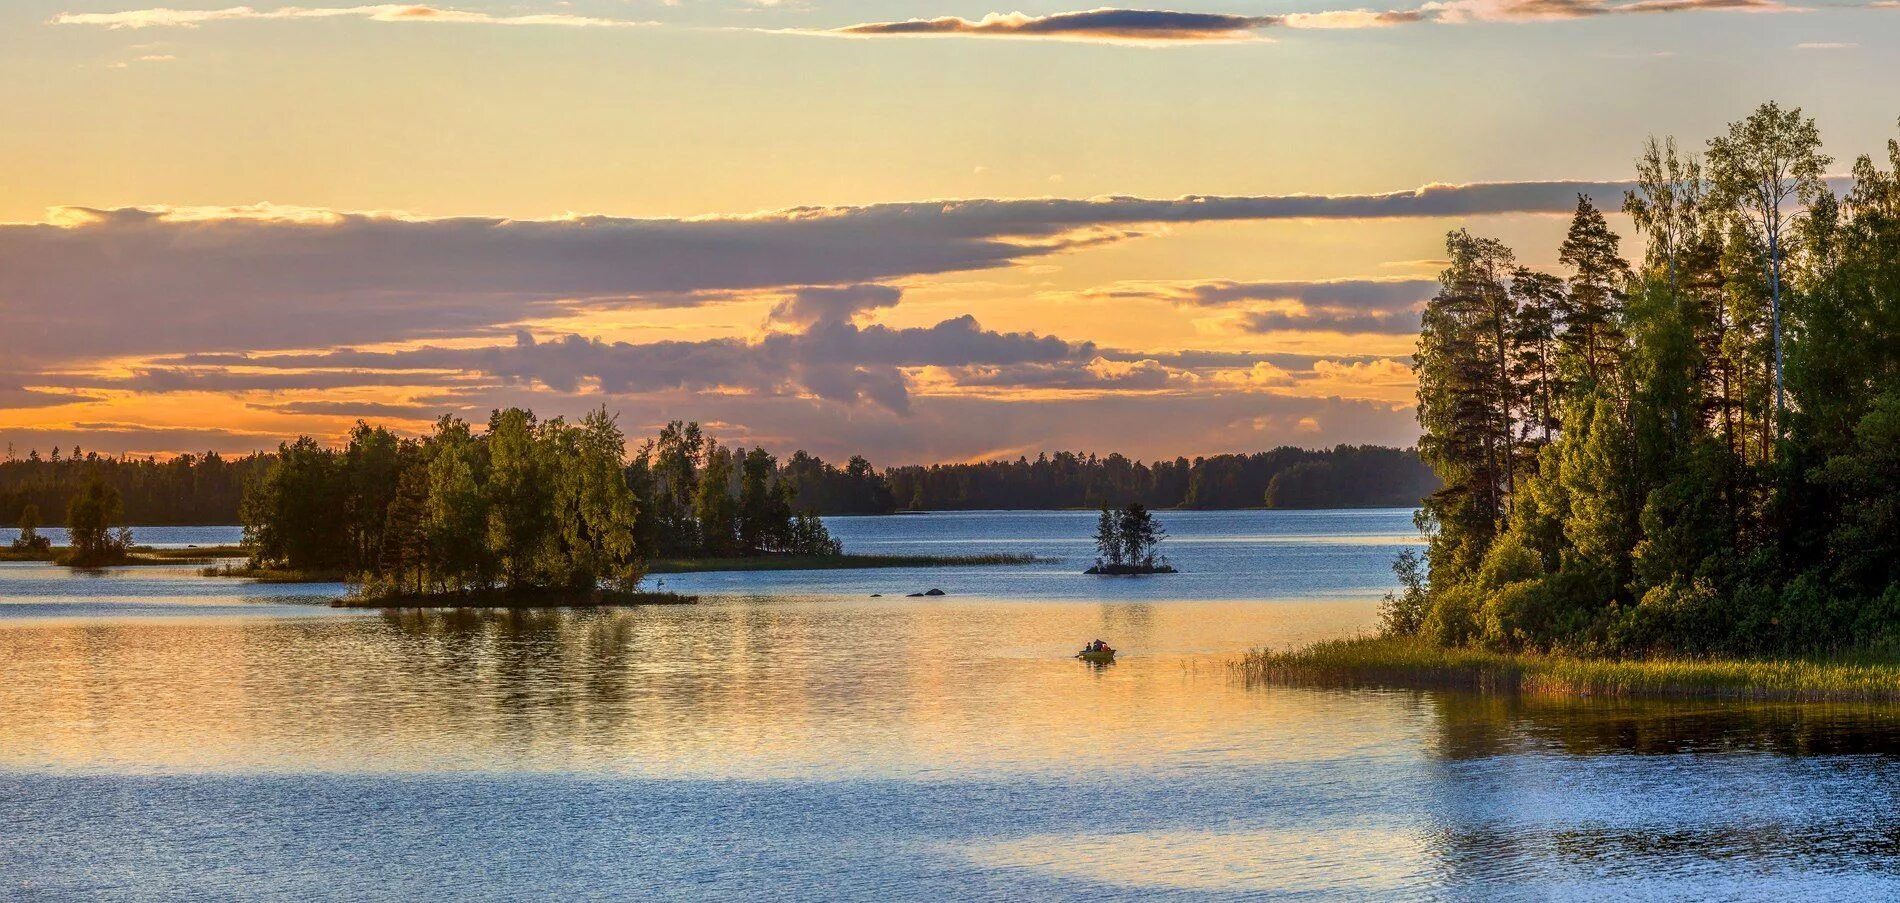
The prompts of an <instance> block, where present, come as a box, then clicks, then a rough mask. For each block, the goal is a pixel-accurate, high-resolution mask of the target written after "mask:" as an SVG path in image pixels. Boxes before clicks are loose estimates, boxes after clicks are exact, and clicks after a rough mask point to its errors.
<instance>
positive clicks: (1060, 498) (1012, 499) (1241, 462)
mask: <svg viewBox="0 0 1900 903" xmlns="http://www.w3.org/2000/svg"><path fill="white" fill-rule="evenodd" d="M700 441H701V443H702V445H701V448H700V451H699V455H700V456H702V457H703V456H704V455H705V454H706V453H707V449H708V447H717V446H708V445H707V442H708V440H705V439H703V438H702V439H701V440H700ZM656 443H657V440H656ZM74 451H77V449H75V450H74ZM652 453H653V452H652V450H649V451H648V454H649V455H651V454H652ZM276 457H277V453H275V452H267V453H259V454H252V455H250V456H247V457H243V458H221V457H219V456H218V455H217V454H215V453H208V454H204V455H180V456H178V457H176V458H172V459H170V460H167V461H159V460H156V459H152V458H107V457H101V456H99V455H98V454H96V453H91V452H88V453H86V455H85V456H84V457H83V458H73V457H71V456H68V457H65V458H61V457H59V450H58V449H55V450H54V456H53V457H52V458H50V459H42V458H41V457H40V455H39V453H38V452H37V451H34V452H30V453H29V455H28V457H26V458H23V459H20V460H14V461H8V462H5V463H0V523H5V524H11V523H15V522H17V521H18V520H19V517H20V513H21V512H22V511H23V510H24V509H25V508H26V506H27V505H29V504H36V505H38V506H39V507H40V511H41V512H43V513H47V514H49V515H56V514H57V513H61V512H64V511H65V510H66V505H67V503H68V502H70V501H71V500H72V498H73V497H74V496H76V495H77V494H78V493H79V492H80V490H81V489H83V488H84V487H85V485H86V483H87V482H89V481H90V480H92V479H93V478H95V477H97V478H99V479H101V480H103V481H104V482H105V483H106V484H107V485H109V486H111V487H113V488H114V489H117V490H118V491H119V494H120V496H121V497H122V498H123V499H124V500H125V501H124V505H125V522H126V523H131V524H138V525H166V524H230V523H236V522H237V521H238V506H239V502H240V500H241V499H242V498H243V495H244V481H245V480H246V479H248V478H254V477H256V476H258V475H260V474H262V473H263V472H264V471H265V470H266V469H268V468H269V467H270V466H271V464H272V462H273V461H274V460H275V459H276ZM774 467H775V468H776V472H775V473H774V475H773V476H772V480H773V481H774V482H779V483H785V484H788V485H789V486H790V489H791V492H792V496H793V497H794V498H796V499H797V500H798V507H799V509H800V510H807V511H811V512H813V513H816V514H821V515H834V514H889V513H891V512H893V511H897V510H899V509H905V508H908V509H911V510H917V511H945V510H972V509H983V508H1008V509H1050V508H1097V507H1100V506H1101V505H1102V504H1103V503H1107V504H1109V505H1112V506H1116V507H1120V506H1122V505H1126V504H1128V503H1130V502H1140V503H1141V504H1143V505H1146V506H1148V507H1151V508H1210V509H1211V508H1257V507H1262V506H1265V507H1268V508H1370V507H1411V506H1413V505H1416V504H1418V502H1419V499H1421V498H1423V497H1424V496H1425V495H1426V494H1427V493H1429V492H1431V491H1433V490H1434V489H1437V488H1438V486H1439V482H1438V478H1437V477H1436V476H1434V475H1433V474H1432V471H1431V469H1430V468H1429V467H1427V466H1426V465H1425V464H1424V463H1423V462H1422V461H1420V460H1419V457H1418V455H1417V454H1416V453H1415V452H1413V451H1411V450H1408V449H1396V448H1383V447H1379V446H1371V445H1363V446H1352V445H1341V446H1339V447H1337V448H1332V449H1322V450H1317V451H1315V450H1308V449H1302V448H1293V447H1290V446H1289V447H1281V448H1276V449H1274V450H1272V451H1267V452H1258V453H1254V454H1249V455H1215V456H1212V457H1205V458H1194V459H1192V460H1190V459H1188V458H1175V459H1173V460H1171V461H1169V460H1164V461H1156V462H1154V463H1152V464H1145V463H1142V462H1140V461H1135V460H1131V459H1129V458H1126V457H1123V456H1122V455H1119V454H1111V455H1108V456H1106V457H1097V456H1095V455H1078V454H1074V453H1071V452H1058V453H1056V454H1054V455H1047V454H1045V455H1038V456H1037V457H1036V459H1035V460H1033V461H1032V460H1030V459H1028V458H1018V459H1016V460H1014V461H988V462H982V463H974V464H938V465H932V466H927V467H926V466H909V467H895V468H889V469H886V470H884V471H882V472H880V471H878V469H877V468H876V467H874V466H872V464H871V462H869V461H867V460H865V459H864V458H863V457H862V456H857V455H854V456H852V457H851V458H850V460H848V461H847V462H846V463H845V464H844V466H842V467H840V466H838V465H835V464H832V463H830V462H827V461H825V460H823V459H821V458H818V457H816V456H813V455H811V454H808V453H806V452H804V451H797V452H794V453H793V454H792V455H791V456H790V457H788V458H785V459H783V460H782V461H779V460H777V459H774ZM742 469H743V468H741V467H739V466H738V465H737V463H734V464H733V466H732V467H726V466H725V465H723V464H722V465H721V470H722V472H725V471H731V472H732V473H737V472H738V471H740V470H742Z"/></svg>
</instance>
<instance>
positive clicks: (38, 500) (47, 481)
mask: <svg viewBox="0 0 1900 903" xmlns="http://www.w3.org/2000/svg"><path fill="white" fill-rule="evenodd" d="M61 452H62V450H61V449H59V448H54V449H52V453H51V455H50V456H48V457H41V456H40V453H39V452H38V451H37V450H31V451H29V452H28V453H27V455H26V457H24V458H18V459H13V460H7V461H4V462H0V524H13V523H17V522H19V520H20V515H21V514H22V513H23V512H24V511H25V510H26V507H27V506H28V505H35V506H38V508H39V510H40V513H41V515H42V516H43V517H45V518H46V519H47V522H48V523H51V524H53V525H55V526H62V525H64V521H63V520H59V519H58V518H62V517H63V515H64V514H65V512H66V507H67V505H69V504H70V503H71V502H72V500H73V499H74V498H75V497H77V496H78V495H79V494H80V493H81V492H82V491H83V490H84V489H85V488H86V486H87V484H89V483H91V482H93V481H95V480H97V481H99V482H102V483H104V484H105V485H107V486H109V487H111V488H112V489H113V490H115V491H116V492H117V493H118V494H119V498H120V504H121V505H122V506H123V516H124V518H125V521H126V522H128V523H134V524H150V525H161V524H229V523H233V522H235V521H236V519H237V510H238V500H239V499H240V498H242V497H243V495H244V481H245V479H246V477H247V476H250V475H254V474H257V473H261V472H262V471H263V469H264V468H265V467H267V466H269V463H270V462H269V458H268V457H267V456H264V455H250V456H247V457H243V458H225V457H221V456H219V455H218V454H217V453H215V452H207V453H205V454H202V455H179V456H177V457H175V458H171V459H169V460H164V461H160V460H158V459H156V458H124V457H121V458H113V457H107V456H103V455H100V454H99V453H97V452H90V451H82V450H81V449H80V448H79V447H77V446H75V447H73V448H71V449H69V450H65V453H64V454H62V453H61Z"/></svg>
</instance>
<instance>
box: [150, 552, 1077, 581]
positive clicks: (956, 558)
mask: <svg viewBox="0 0 1900 903" xmlns="http://www.w3.org/2000/svg"><path fill="white" fill-rule="evenodd" d="M194 551H195V550H194ZM239 554H242V553H241V550H240V552H239ZM219 557H231V556H216V555H213V556H205V557H204V559H203V560H205V561H211V560H215V559H216V558H219ZM1050 560H1052V559H1048V558H1039V557H1037V556H1034V555H849V554H847V555H784V556H780V555H771V556H759V557H755V558H657V559H654V560H653V561H651V562H649V564H648V568H647V574H648V575H665V574H703V573H716V572H722V571H723V572H752V571H834V570H873V569H882V568H931V567H993V566H1008V565H1023V564H1038V563H1045V562H1048V561H1050ZM153 563H166V562H153ZM199 574H200V575H201V576H205V577H239V578H244V579H249V580H256V581H257V582H259V583H348V582H350V579H351V577H352V576H354V575H351V574H347V573H344V572H342V571H296V570H288V569H284V568H258V567H252V566H250V565H249V564H237V565H232V564H226V565H221V566H213V567H207V568H204V569H203V570H201V571H199Z"/></svg>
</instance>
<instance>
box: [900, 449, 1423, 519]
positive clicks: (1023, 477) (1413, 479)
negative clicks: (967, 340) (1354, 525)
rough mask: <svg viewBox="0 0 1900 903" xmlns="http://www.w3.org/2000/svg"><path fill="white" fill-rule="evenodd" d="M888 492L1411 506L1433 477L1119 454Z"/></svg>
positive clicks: (1000, 467) (922, 504) (1348, 460)
mask: <svg viewBox="0 0 1900 903" xmlns="http://www.w3.org/2000/svg"><path fill="white" fill-rule="evenodd" d="M884 477H885V479H886V480H888V481H889V482H890V485H891V492H892V493H893V494H894V495H895V496H896V497H897V499H898V500H899V501H900V502H901V503H902V504H903V506H904V507H906V508H909V509H912V510H917V511H945V510H959V509H963V510H968V509H984V508H1015V509H1040V508H1099V507H1101V506H1102V505H1103V504H1104V503H1106V504H1108V505H1110V506H1114V507H1120V506H1122V505H1126V504H1128V503H1129V502H1140V503H1141V504H1143V505H1146V506H1148V507H1150V508H1260V507H1267V508H1372V507H1410V506H1413V505H1417V504H1418V502H1419V499H1421V498H1424V497H1425V496H1427V495H1429V494H1431V493H1432V492H1434V491H1436V490H1437V489H1438V487H1439V482H1438V478H1437V477H1435V476H1433V475H1432V471H1431V469H1430V468H1428V467H1426V466H1425V464H1424V463H1423V462H1422V461H1420V460H1419V457H1418V454H1417V452H1414V451H1412V450H1410V449H1398V448H1384V447H1380V446H1376V445H1341V446H1339V447H1337V448H1331V449H1326V450H1323V451H1314V450H1311V449H1304V448H1294V447H1292V446H1281V447H1280V448H1276V449H1274V450H1272V451H1265V452H1255V453H1254V454H1251V455H1215V456H1213V457H1209V458H1194V459H1192V460H1189V459H1187V458H1175V459H1174V460H1172V461H1155V462H1153V463H1149V464H1144V463H1142V462H1140V461H1135V460H1131V459H1129V458H1125V457H1123V456H1121V455H1109V456H1108V457H1105V458H1098V457H1096V456H1094V455H1077V454H1071V453H1069V452H1059V453H1057V454H1054V455H1038V456H1037V457H1036V459H1035V460H1034V461H1031V460H1029V459H1028V458H1017V459H1016V460H1014V461H986V462H983V463H978V464H935V465H931V466H929V467H916V466H913V467H893V468H890V469H888V470H886V471H885V472H884Z"/></svg>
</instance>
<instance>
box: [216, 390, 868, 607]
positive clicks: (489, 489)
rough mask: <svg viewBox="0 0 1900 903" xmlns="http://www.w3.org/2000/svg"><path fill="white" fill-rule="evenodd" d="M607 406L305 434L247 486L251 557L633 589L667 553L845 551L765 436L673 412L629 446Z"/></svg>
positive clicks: (521, 583)
mask: <svg viewBox="0 0 1900 903" xmlns="http://www.w3.org/2000/svg"><path fill="white" fill-rule="evenodd" d="M626 449H627V441H626V437H625V436H624V435H623V434H622V433H621V431H620V428H619V427H618V425H616V424H615V422H614V419H613V418H612V417H611V416H609V415H608V414H607V413H606V411H605V410H604V409H603V410H600V411H596V412H594V413H592V414H589V415H587V416H586V417H585V418H583V419H582V420H581V421H580V422H579V423H578V424H570V423H568V422H567V421H565V420H564V419H562V418H558V417H556V418H553V419H550V420H545V421H542V420H537V419H536V418H535V416H534V414H533V412H531V411H526V410H522V409H519V408H510V409H508V410H504V411H497V412H495V413H494V415H493V416H491V417H490V419H489V422H488V425H487V429H486V431H484V432H480V433H477V432H475V431H474V430H472V429H471V428H470V427H469V425H468V424H467V423H465V422H463V421H461V420H459V419H457V418H454V417H444V418H442V419H441V420H440V421H438V422H437V424H436V427H435V430H434V432H433V433H432V434H431V435H428V436H425V437H423V438H421V439H405V438H401V437H398V436H397V435H395V434H394V433H391V432H390V431H388V430H386V429H384V428H382V427H371V426H369V425H367V424H363V423H358V424H357V426H356V428H355V429H354V430H352V431H351V433H350V437H349V442H348V444H347V445H345V446H344V447H343V448H340V449H329V448H325V447H323V446H322V445H320V444H318V443H317V442H316V441H315V440H314V439H311V438H309V437H304V438H301V439H299V440H298V441H296V442H294V443H287V444H285V445H283V446H282V447H280V448H279V449H278V452H277V454H276V455H275V456H273V457H272V458H271V460H270V463H269V466H268V467H267V468H266V469H265V471H264V472H263V473H262V474H261V475H260V476H259V478H258V479H256V480H255V481H253V482H252V483H251V484H250V485H249V486H248V487H247V488H246V490H245V493H244V497H243V501H242V504H241V506H240V512H239V515H240V519H241V521H242V522H243V524H244V543H245V546H246V547H247V548H249V549H250V551H251V555H252V560H253V564H254V565H256V566H259V567H273V568H285V569H290V570H294V571H308V572H323V571H341V572H343V573H345V574H348V575H351V576H356V577H361V578H362V579H363V581H364V583H365V584H367V585H368V586H370V587H371V588H372V590H374V591H382V592H386V593H390V594H410V593H413V594H424V593H444V592H469V591H478V590H488V589H494V588H505V589H510V590H521V589H540V588H558V589H593V588H596V587H599V586H606V587H608V588H612V589H623V590H631V589H632V588H633V587H634V586H635V585H637V584H638V582H639V580H640V578H641V577H642V576H643V575H644V573H645V568H646V563H647V562H648V561H649V560H651V559H652V558H654V557H656V556H662V555H664V556H700V555H706V556H744V555H765V554H791V555H836V554H839V553H840V552H841V549H840V548H839V545H838V543H837V541H836V540H834V539H832V538H831V536H830V534H829V533H828V532H827V531H826V530H825V527H824V524H823V523H822V522H821V521H819V519H818V518H817V516H816V515H814V514H812V513H810V512H809V511H799V510H796V509H795V507H794V499H795V497H794V493H793V489H792V486H791V484H790V483H789V482H787V481H785V480H781V479H778V476H777V474H778V468H777V462H776V461H775V460H774V459H773V458H772V456H771V455H769V454H767V453H766V452H764V451H763V450H760V449H751V450H747V449H743V448H726V447H723V446H720V445H718V444H717V443H716V442H712V441H711V440H708V439H706V438H704V437H703V436H702V435H701V433H700V429H699V425H698V424H682V423H677V422H676V423H672V424H669V425H667V427H666V428H665V429H664V430H662V431H661V433H660V435H659V437H658V438H657V439H655V440H652V441H649V442H647V443H645V444H644V445H643V446H642V447H641V448H640V450H639V452H638V453H637V454H636V455H634V456H633V457H632V458H631V459H629V458H628V456H627V452H626Z"/></svg>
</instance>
